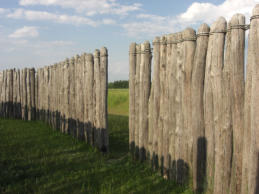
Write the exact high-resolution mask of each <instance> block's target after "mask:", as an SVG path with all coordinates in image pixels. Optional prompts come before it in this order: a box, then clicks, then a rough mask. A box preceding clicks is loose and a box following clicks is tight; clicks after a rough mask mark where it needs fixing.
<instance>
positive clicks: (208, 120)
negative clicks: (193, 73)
mask: <svg viewBox="0 0 259 194" xmlns="http://www.w3.org/2000/svg"><path fill="white" fill-rule="evenodd" d="M214 28H215V23H213V24H212V25H211V27H210V29H211V31H212V29H214ZM214 42H215V41H214V35H213V34H210V36H209V42H208V50H207V56H206V68H205V78H204V96H203V104H204V124H205V139H206V142H207V146H206V177H207V193H213V179H214V164H215V158H214V156H215V150H214V148H215V147H214V146H215V139H214V125H213V100H212V86H211V75H210V69H211V61H212V55H213V49H212V48H213V44H214Z"/></svg>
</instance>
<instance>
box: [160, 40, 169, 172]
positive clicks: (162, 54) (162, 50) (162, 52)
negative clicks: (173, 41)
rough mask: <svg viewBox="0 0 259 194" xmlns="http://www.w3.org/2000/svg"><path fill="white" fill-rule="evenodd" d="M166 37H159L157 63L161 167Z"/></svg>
mask: <svg viewBox="0 0 259 194" xmlns="http://www.w3.org/2000/svg"><path fill="white" fill-rule="evenodd" d="M166 62H167V61H166V37H165V36H163V37H161V39H160V64H159V66H160V67H159V73H160V75H159V77H160V112H159V122H158V129H159V134H158V163H159V166H160V167H161V168H163V164H164V155H163V147H164V141H163V137H164V136H163V131H164V128H165V126H164V124H165V117H166V115H165V114H166V112H165V110H166V108H167V107H168V105H166V104H165V98H166V88H165V84H166V83H165V82H166Z"/></svg>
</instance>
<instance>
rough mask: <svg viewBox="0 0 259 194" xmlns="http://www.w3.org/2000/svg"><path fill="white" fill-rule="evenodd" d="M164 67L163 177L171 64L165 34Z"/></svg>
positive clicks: (168, 36) (169, 45) (167, 164)
mask: <svg viewBox="0 0 259 194" xmlns="http://www.w3.org/2000/svg"><path fill="white" fill-rule="evenodd" d="M165 38H166V53H165V54H166V56H165V60H166V63H165V64H166V67H165V74H164V75H165V77H164V78H163V81H164V96H163V98H164V99H163V101H164V106H163V108H164V111H163V112H164V116H163V117H164V118H163V119H164V123H163V125H164V127H163V148H162V149H163V151H162V153H163V159H164V161H163V174H164V178H165V179H167V178H168V168H169V155H168V154H169V108H170V106H168V105H169V78H168V77H169V75H170V66H171V44H169V40H170V35H166V36H165Z"/></svg>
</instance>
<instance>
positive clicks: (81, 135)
mask: <svg viewBox="0 0 259 194" xmlns="http://www.w3.org/2000/svg"><path fill="white" fill-rule="evenodd" d="M84 63H85V57H84V54H82V55H81V56H80V72H79V73H80V88H79V89H80V93H79V103H80V104H81V106H80V115H79V121H80V139H84V105H85V99H84V92H83V91H84Z"/></svg>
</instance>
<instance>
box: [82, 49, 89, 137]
mask: <svg viewBox="0 0 259 194" xmlns="http://www.w3.org/2000/svg"><path fill="white" fill-rule="evenodd" d="M83 56H84V78H83V80H84V81H83V82H84V102H85V103H84V139H85V141H86V142H89V133H88V131H89V130H88V129H89V124H88V123H89V108H88V105H89V102H88V99H89V93H88V90H89V84H88V70H89V68H88V61H87V54H86V53H84V54H83Z"/></svg>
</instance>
